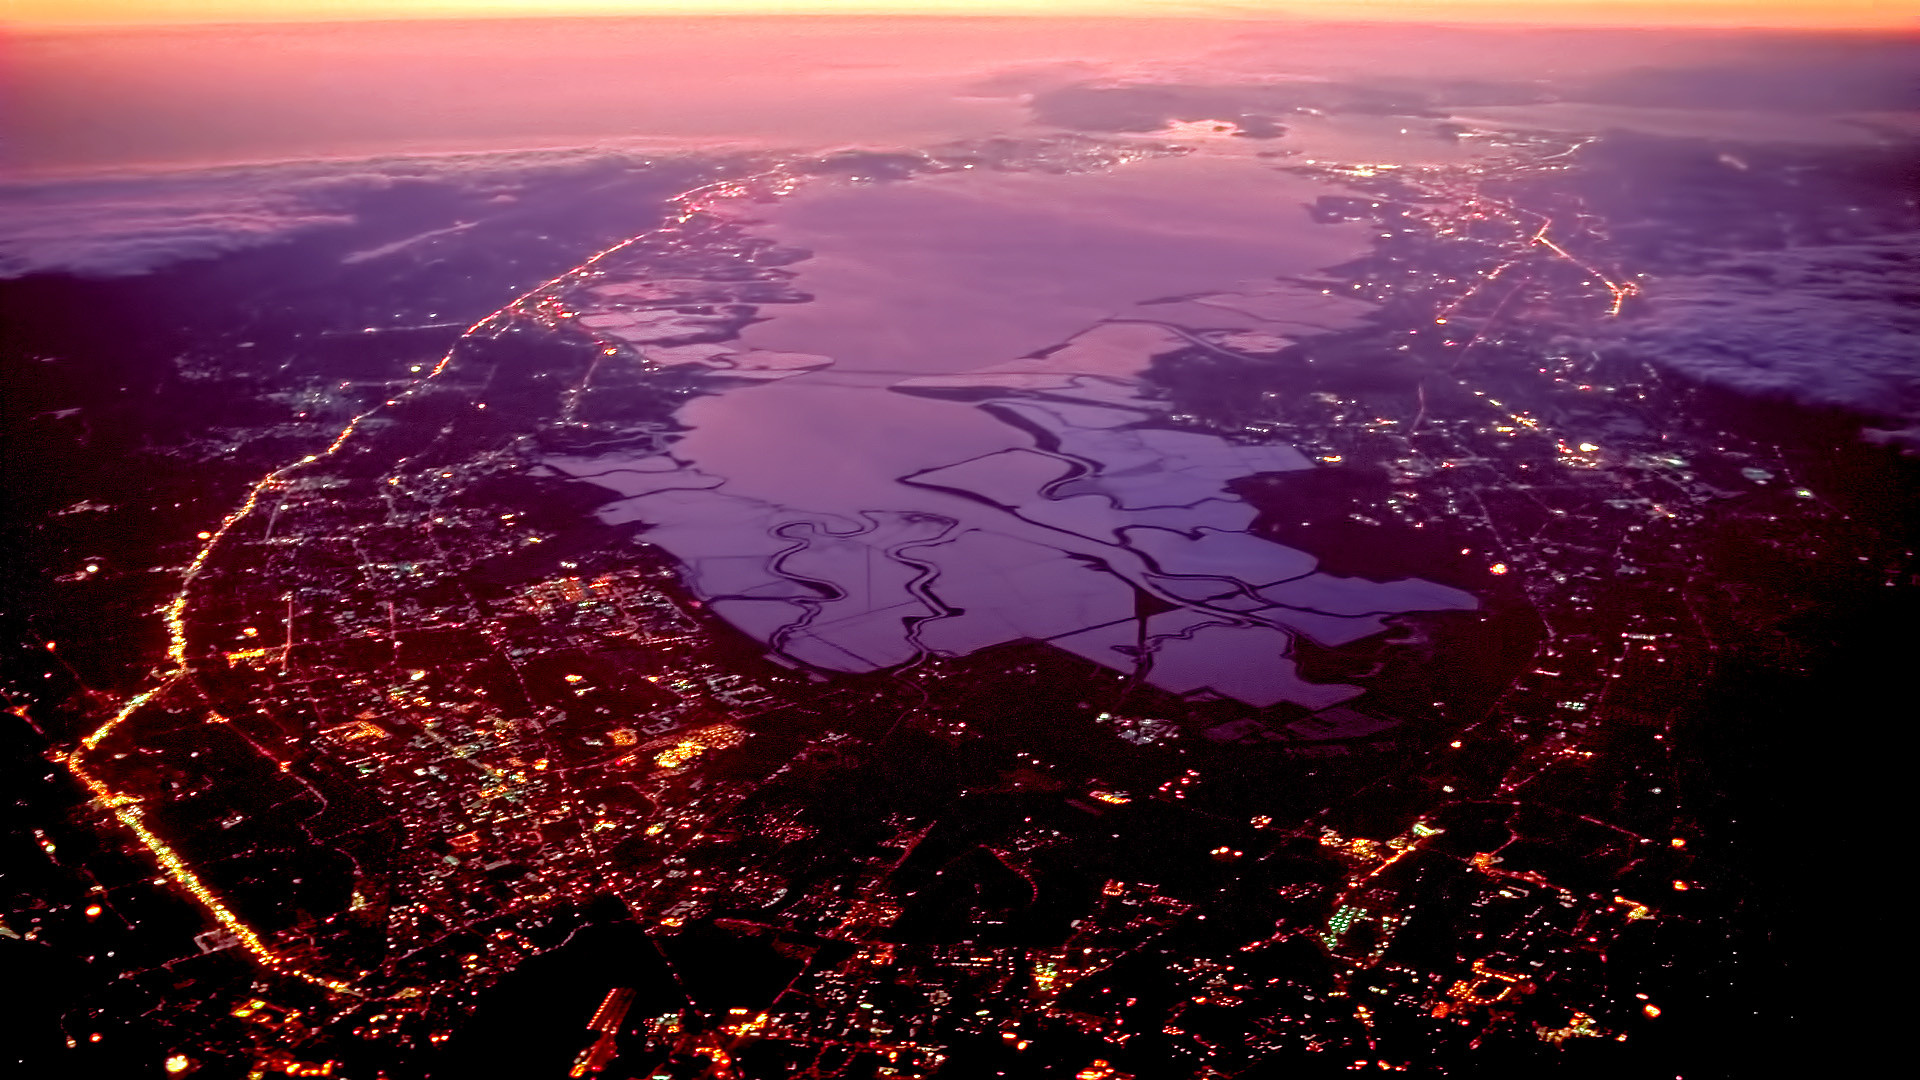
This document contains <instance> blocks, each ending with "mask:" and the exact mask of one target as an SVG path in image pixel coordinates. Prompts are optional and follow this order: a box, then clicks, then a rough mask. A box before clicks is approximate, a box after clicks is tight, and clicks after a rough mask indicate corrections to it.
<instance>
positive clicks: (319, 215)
mask: <svg viewBox="0 0 1920 1080" xmlns="http://www.w3.org/2000/svg"><path fill="white" fill-rule="evenodd" d="M646 160H647V159H644V158H640V157H638V156H636V155H630V154H626V153H622V152H619V151H605V150H552V151H522V152H510V153H498V154H461V155H439V156H427V157H395V158H381V159H373V160H363V161H321V162H299V163H290V164H279V165H257V166H239V167H231V168H220V169H206V170H196V171H191V172H173V171H169V172H151V173H130V174H123V175H116V176H106V177H96V178H87V179H67V180H51V181H39V182H16V183H10V184H4V185H0V278H18V277H24V276H26V275H28V274H34V273H70V274H77V275H81V276H87V277H124V276H129V275H134V274H144V273H148V272H151V271H153V270H155V269H158V268H160V267H163V266H167V265H169V264H172V263H176V262H181V261H184V260H188V259H205V258H214V257H217V256H220V255H225V254H229V253H231V252H235V251H241V250H245V249H248V248H255V247H260V246H263V245H267V244H274V243H279V242H281V241H284V240H288V239H292V238H294V237H298V236H302V235H304V234H307V233H310V232H313V231H315V230H321V229H330V228H341V227H344V226H350V225H353V224H355V223H357V222H358V221H360V220H361V213H362V210H363V208H364V207H365V206H366V204H367V203H368V202H369V200H371V199H373V198H375V197H377V196H379V195H381V194H383V193H387V192H392V191H394V190H395V189H398V188H402V187H407V186H414V187H439V188H443V189H446V190H448V191H451V192H455V193H458V194H459V195H461V196H462V197H465V198H471V199H475V200H487V199H494V200H506V199H514V198H518V197H519V196H520V195H521V194H523V193H525V192H526V191H527V190H528V189H530V188H532V187H533V186H535V185H537V184H539V183H541V182H545V181H552V180H556V179H562V178H565V177H570V176H578V175H580V174H582V173H586V172H592V171H595V170H607V169H617V168H626V167H633V166H638V165H643V164H645V163H646Z"/></svg>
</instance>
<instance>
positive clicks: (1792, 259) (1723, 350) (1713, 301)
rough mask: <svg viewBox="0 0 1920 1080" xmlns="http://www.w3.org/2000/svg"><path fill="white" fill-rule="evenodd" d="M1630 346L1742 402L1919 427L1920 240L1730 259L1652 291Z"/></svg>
mask: <svg viewBox="0 0 1920 1080" xmlns="http://www.w3.org/2000/svg"><path fill="white" fill-rule="evenodd" d="M1647 291H1648V294H1649V296H1650V302H1649V308H1648V311H1647V312H1646V313H1645V314H1644V315H1642V316H1640V317H1638V318H1635V319H1633V320H1631V321H1629V322H1627V323H1625V324H1623V326H1622V327H1621V333H1620V340H1621V341H1622V342H1623V343H1624V344H1625V345H1627V346H1628V347H1629V348H1631V349H1632V350H1633V351H1635V352H1636V353H1639V354H1641V355H1644V356H1645V357H1647V358H1648V359H1649V360H1651V361H1653V362H1654V363H1657V364H1660V365H1662V366H1665V367H1667V368H1670V369H1672V370H1674V371H1676V372H1679V373H1680V374H1682V375H1685V376H1688V377H1690V378H1694V379H1698V380H1700V381H1702V382H1707V383H1712V384H1714V385H1718V386H1724V387H1727V388H1729V389H1733V390H1738V391H1741V392H1743V393H1748V394H1754V395H1759V396H1768V397H1781V398H1787V399H1790V400H1793V401H1798V402H1801V403H1804V404H1808V405H1815V406H1826V407H1837V408H1842V409H1848V410H1851V411H1854V412H1859V413H1862V414H1864V415H1866V416H1870V417H1878V418H1882V419H1885V420H1892V421H1898V422H1904V423H1916V422H1920V233H1907V234H1902V235H1896V236H1887V237H1879V238H1875V239H1872V240H1863V241H1859V242H1855V243H1849V244H1833V245H1826V246H1819V247H1804V248H1793V249H1788V250H1786V251H1771V252H1753V253H1743V254H1740V255H1734V256H1729V257H1727V258H1725V259H1723V260H1721V261H1720V262H1718V263H1716V264H1714V265H1713V266H1711V267H1710V268H1709V269H1708V271H1707V272H1705V273H1701V274H1694V275H1686V276H1672V277H1665V278H1659V279H1655V280H1653V281H1651V282H1650V283H1649V284H1648V290H1647Z"/></svg>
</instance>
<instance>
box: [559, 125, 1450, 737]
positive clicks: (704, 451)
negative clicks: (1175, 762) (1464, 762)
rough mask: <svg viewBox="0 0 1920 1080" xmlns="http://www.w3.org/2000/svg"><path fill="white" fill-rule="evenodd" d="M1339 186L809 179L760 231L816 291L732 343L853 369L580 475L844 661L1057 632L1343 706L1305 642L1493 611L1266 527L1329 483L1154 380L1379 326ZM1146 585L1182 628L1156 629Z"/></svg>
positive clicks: (768, 630) (1144, 661)
mask: <svg viewBox="0 0 1920 1080" xmlns="http://www.w3.org/2000/svg"><path fill="white" fill-rule="evenodd" d="M1323 190H1324V189H1323V188H1321V187H1319V186H1317V185H1316V184H1315V183H1314V182H1312V181H1310V180H1307V179H1305V178H1302V177H1299V176H1295V175H1293V174H1290V173H1284V172H1280V171H1278V170H1276V169H1275V168H1274V167H1273V165H1272V164H1271V163H1269V162H1266V161H1263V160H1261V159H1259V158H1256V157H1250V156H1246V155H1236V156H1225V155H1212V154H1208V153H1205V152H1201V153H1198V154H1195V155H1191V156H1187V157H1175V158H1160V159H1152V160H1148V161H1145V162H1139V163H1134V164H1131V165H1127V166H1124V167H1122V168H1121V169H1119V170H1116V171H1112V172H1107V173H1095V174H1074V175H1047V174H1034V173H1012V174H1006V173H986V172H981V173H964V172H963V173H954V174H947V175H943V176H936V177H933V178H930V179H924V180H915V181H912V182H907V183H897V184H890V185H881V186H871V185H869V186H843V187H823V188H819V189H816V190H813V191H809V192H804V193H803V194H801V195H799V196H798V197H795V198H792V199H789V200H788V201H786V202H784V203H781V204H778V205H776V206H774V207H773V208H772V209H770V210H769V211H768V212H767V215H766V216H767V220H766V221H765V222H763V223H761V224H760V225H759V226H758V228H759V230H760V231H764V232H765V233H767V234H769V235H771V236H773V237H775V238H777V239H778V240H779V241H781V242H782V243H784V244H787V245H797V246H801V247H805V248H808V249H810V250H811V251H812V252H813V253H814V254H813V257H812V258H811V259H809V260H806V261H803V262H800V263H798V264H795V265H794V266H793V267H792V268H791V269H793V270H794V271H795V272H796V273H797V275H798V276H797V278H796V279H795V285H797V287H798V288H800V289H801V290H802V291H804V292H806V293H809V294H811V295H813V296H814V297H816V299H815V300H814V301H813V302H812V303H809V304H801V305H781V306H780V308H779V309H778V311H777V312H775V313H773V314H772V315H771V317H770V318H768V319H767V321H765V322H761V323H757V324H753V325H751V326H749V327H748V328H747V329H746V330H745V331H744V332H743V333H742V335H741V338H740V341H739V342H737V343H729V344H727V345H726V346H724V348H722V349H721V351H722V352H724V351H725V350H734V351H735V352H736V354H740V355H753V354H752V352H751V351H750V350H768V351H774V352H779V353H783V354H785V353H797V354H802V355H808V356H814V357H826V358H831V359H832V361H833V366H831V367H816V368H814V369H812V370H806V369H803V368H797V367H796V368H792V369H788V370H786V371H780V372H760V373H758V374H762V375H784V376H785V377H782V378H778V379H777V381H770V382H761V383H760V384H759V385H752V386H741V387H738V388H734V389H727V390H724V391H723V392H720V393H717V394H714V395H711V396H706V397H702V398H698V399H696V400H694V401H693V402H691V403H689V404H688V405H687V406H685V407H684V408H683V409H682V410H681V412H680V414H679V419H680V421H681V422H682V423H683V424H685V425H686V426H687V428H688V429H689V430H687V431H686V432H685V433H684V434H683V435H682V436H680V437H679V438H678V439H677V440H675V441H674V443H673V445H672V446H671V448H670V451H669V453H670V455H671V458H670V459H661V458H647V457H642V456H636V455H629V454H614V455H608V456H605V457H601V458H597V459H587V460H582V459H577V458H569V459H557V458H556V459H552V460H551V461H550V462H549V464H551V465H553V466H554V467H556V468H558V469H560V470H561V471H563V472H565V473H567V474H569V475H573V476H578V477H582V478H586V479H591V480H593V481H594V482H595V483H599V484H602V485H603V486H605V487H608V488H610V489H613V490H616V491H619V492H620V493H621V494H622V495H623V496H624V498H622V499H621V500H620V501H618V502H615V503H613V504H611V505H610V506H608V507H607V508H605V509H604V510H603V511H602V514H603V516H604V517H605V518H606V519H607V520H609V521H634V520H638V521H645V522H647V523H649V524H650V525H652V526H653V528H652V529H651V530H650V531H649V532H648V534H647V536H648V539H649V541H650V542H652V543H655V544H657V545H659V546H661V547H662V548H665V549H666V550H668V551H670V552H672V553H673V554H675V555H676V556H677V557H679V558H680V559H681V560H682V561H683V562H684V563H685V564H686V566H687V568H688V580H689V583H690V585H691V586H692V587H693V588H694V589H695V590H696V591H697V592H699V593H700V594H701V595H703V596H704V597H705V598H707V599H708V600H709V601H710V603H711V607H712V609H713V610H714V611H715V612H716V613H718V614H720V615H721V616H723V617H725V618H727V619H729V620H730V621H732V622H733V623H734V624H735V625H737V626H739V627H740V628H741V629H742V630H744V631H746V632H747V633H749V634H752V635H754V636H755V637H758V638H760V639H762V640H764V641H766V642H767V643H768V644H769V645H770V646H772V647H773V648H774V649H775V650H777V651H778V652H780V653H783V654H784V655H786V656H788V657H790V658H792V659H794V660H797V661H800V662H803V663H806V664H808V665H811V666H814V667H817V668H822V669H827V670H837V671H866V670H873V669H876V668H884V667H890V666H894V665H898V664H903V663H910V662H913V661H915V660H916V659H918V658H920V657H924V656H929V655H932V656H943V655H944V656H957V655H965V654H967V653H970V652H974V651H976V650H978V649H982V648H986V647H988V646H991V645H996V644H1001V643H1005V642H1010V641H1016V640H1045V641H1051V642H1053V643H1054V644H1056V645H1058V646H1059V647H1061V648H1064V649H1068V650H1070V651H1072V652H1075V653H1077V654H1079V655H1081V656H1084V657H1086V658H1087V659H1089V660H1092V661H1094V662H1096V663H1099V664H1103V665H1106V666H1109V667H1113V668H1116V669H1118V670H1122V671H1128V672H1137V673H1138V674H1139V675H1140V676H1141V677H1142V678H1144V679H1146V680H1147V681H1149V682H1152V683H1154V684H1155V685H1157V686H1160V687H1161V688H1162V689H1165V690H1168V691H1171V692H1175V693H1189V692H1194V691H1200V690H1210V691H1212V692H1215V693H1218V694H1222V695H1225V696H1228V697H1233V698H1237V699H1239V700H1241V701H1245V702H1248V703H1250V704H1254V705H1269V704H1273V703H1275V702H1278V701H1291V702H1295V703H1297V704H1301V705H1304V706H1307V707H1309V708H1313V709H1322V708H1326V707H1329V706H1332V705H1334V704H1337V703H1338V702H1340V701H1344V700H1347V699H1349V698H1351V697H1353V696H1355V695H1357V694H1358V693H1360V692H1361V689H1360V688H1359V687H1355V686H1347V685H1316V684H1312V683H1308V682H1306V681H1305V680H1303V679H1301V678H1300V677H1299V676H1298V674H1297V673H1296V671H1295V669H1294V666H1293V662H1292V660H1291V659H1290V658H1289V656H1288V653H1289V650H1290V648H1291V644H1292V641H1293V640H1294V637H1295V635H1305V636H1307V637H1309V638H1311V639H1313V640H1316V641H1319V642H1321V643H1323V644H1328V645H1337V644H1344V643H1346V642H1350V641H1354V640H1357V639H1359V638H1362V637H1366V636H1368V635H1371V634H1375V633H1379V632H1380V631H1382V630H1383V629H1385V623H1384V622H1383V621H1382V618H1383V617H1384V616H1389V615H1392V614H1396V613H1400V612H1405V611H1413V610H1438V609H1461V608H1471V607H1473V606H1474V604H1475V600H1474V598H1473V597H1472V596H1470V595H1468V594H1465V593H1461V592H1459V591H1457V590H1453V589H1448V588H1444V587H1441V586H1437V585H1432V584H1430V583H1426V582H1419V581H1402V582H1394V583H1387V584H1381V583H1375V582H1368V581H1361V580H1357V579H1342V578H1334V577H1331V576H1329V575H1325V574H1319V573H1316V572H1315V560H1314V559H1313V557H1312V556H1311V555H1310V554H1307V553H1303V552H1299V551H1295V550H1292V549H1290V548H1286V547H1282V546H1280V545H1278V544H1274V543H1271V542H1269V541H1266V540H1263V539H1260V538H1258V537H1255V536H1253V535H1252V534H1251V533H1249V532H1248V531H1247V530H1248V529H1249V528H1250V527H1251V525H1252V524H1253V519H1254V510H1253V508H1252V507H1251V506H1250V505H1248V504H1246V503H1245V502H1243V501H1242V500H1240V499H1239V498H1238V497H1237V496H1235V495H1233V494H1232V493H1230V492H1229V491H1228V490H1227V484H1228V483H1229V482H1230V481H1233V480H1236V479H1239V478H1241V477H1245V476H1248V475H1253V474H1256V473H1262V472H1280V471H1287V470H1296V469H1305V468H1311V467H1312V466H1311V464H1310V463H1309V462H1308V461H1307V460H1306V459H1305V458H1304V457H1303V456H1301V455H1300V454H1299V453H1298V452H1297V451H1295V450H1294V449H1293V448H1291V447H1287V446H1275V445H1267V446H1246V445H1239V444H1235V443H1232V442H1230V441H1228V440H1226V439H1224V438H1222V437H1219V436H1216V435H1212V434H1208V433H1202V432H1193V431H1180V430H1174V429H1172V428H1169V427H1168V426H1167V425H1166V423H1165V420H1164V417H1163V407H1162V406H1161V405H1159V404H1158V403H1156V402H1154V401H1152V400H1150V399H1149V398H1148V397H1147V396H1146V392H1145V387H1144V386H1143V385H1142V384H1141V383H1139V382H1138V381H1137V377H1138V375H1139V373H1140V372H1141V371H1143V370H1144V369H1145V368H1146V366H1147V365H1148V363H1149V362H1150V361H1151V359H1152V357H1153V356H1154V355H1155V354H1156V353H1161V352H1166V351H1170V350H1174V349H1180V348H1186V347H1190V346H1196V345H1197V346H1199V347H1206V348H1214V349H1220V348H1230V347H1233V343H1235V342H1240V343H1243V346H1242V347H1247V346H1252V347H1257V348H1261V349H1267V350H1271V349H1272V348H1275V347H1278V346H1279V345H1282V344H1284V341H1285V337H1286V336H1287V335H1289V334H1295V333H1299V332H1301V331H1303V330H1307V331H1311V330H1314V329H1321V328H1329V327H1337V326H1341V325H1352V324H1353V323H1354V322H1355V321H1356V320H1358V319H1359V318H1362V317H1364V315H1365V314H1366V312H1367V310H1368V308H1367V306H1366V305H1364V304H1359V303H1356V302H1354V301H1350V300H1341V299H1336V298H1333V297H1330V296H1328V295H1325V294H1324V293H1323V292H1322V291H1321V290H1320V289H1318V288H1316V287H1314V286H1312V285H1311V284H1306V283H1304V282H1306V281H1310V278H1307V277H1306V276H1307V275H1311V274H1312V273H1313V272H1314V271H1315V270H1316V269H1317V268H1319V267H1323V266H1326V265H1328V264H1331V263H1335V262H1338V261H1341V260H1343V259H1345V258H1348V257H1351V256H1353V255H1357V254H1358V253H1359V252H1360V251H1361V250H1362V246H1363V244H1364V241H1365V237H1364V236H1363V235H1362V233H1361V232H1360V230H1359V229H1358V228H1357V227H1352V226H1323V225H1318V224H1315V223H1313V221H1312V219H1311V218H1310V217H1309V216H1308V214H1307V213H1306V212H1305V204H1307V203H1308V202H1309V201H1310V200H1311V199H1313V198H1314V197H1315V196H1317V195H1318V194H1320V193H1322V191H1323ZM1276 276H1284V277H1285V278H1286V279H1287V280H1284V281H1281V280H1276ZM619 288H620V287H617V286H616V287H614V288H612V289H609V287H608V286H604V285H603V286H601V287H600V289H601V293H602V294H603V295H611V294H612V293H614V292H618V291H619ZM589 320H592V321H591V322H589ZM582 321H583V322H589V324H590V325H601V324H604V325H608V326H611V325H613V324H612V323H609V322H607V321H606V319H605V318H603V317H601V316H595V315H589V316H587V317H585V318H583V320H582ZM645 321H646V320H630V323H629V325H639V324H640V323H644V322H645ZM1207 331H1230V332H1232V333H1231V334H1230V335H1229V336H1226V337H1219V336H1215V337H1211V338H1210V337H1206V336H1203V335H1204V333H1205V332H1207ZM622 332H625V333H633V332H635V331H631V330H628V331H622ZM640 332H642V333H644V332H646V331H640ZM645 348H647V349H649V350H654V351H659V350H657V349H655V347H653V346H646V347H645ZM715 348H716V347H701V352H700V355H701V356H702V357H704V358H706V359H703V361H702V362H703V363H708V362H710V363H712V364H713V366H716V367H721V368H723V369H724V367H725V365H727V364H728V363H732V362H733V361H732V360H730V359H729V358H728V357H726V356H724V355H718V356H716V355H713V350H714V349H715ZM673 356H674V358H675V359H678V357H679V354H673ZM956 394H959V396H956ZM982 398H984V399H985V400H981V399H982ZM1142 594H1145V595H1148V596H1152V597H1154V598H1157V599H1158V600H1159V601H1160V604H1161V606H1164V607H1167V608H1171V609H1173V610H1167V611H1161V612H1159V613H1158V614H1153V615H1151V616H1146V617H1144V618H1142V617H1141V616H1139V615H1138V612H1139V611H1140V610H1141V609H1140V606H1139V603H1138V601H1139V597H1140V596H1141V595H1142Z"/></svg>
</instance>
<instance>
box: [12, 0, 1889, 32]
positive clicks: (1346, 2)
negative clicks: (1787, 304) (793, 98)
mask: <svg viewBox="0 0 1920 1080" xmlns="http://www.w3.org/2000/svg"><path fill="white" fill-rule="evenodd" d="M702 14H705V15H720V14H784V15H793V14H833V15H855V14H918V15H1056V16H1084V15H1108V16H1114V15H1126V16H1156V15H1157V16H1211V17H1228V18H1247V17H1255V18H1258V17H1268V16H1280V17H1306V18H1322V19H1342V20H1344V19H1369V20H1372V19H1418V20H1431V21H1445V22H1461V21H1492V22H1514V23H1527V24H1535V25H1538V24H1569V23H1573V24H1583V23H1584V24H1601V25H1614V26H1623V25H1668V26H1676V25H1711V26H1793V27H1829V28H1845V27H1902V26H1904V27H1909V28H1912V27H1916V26H1920V0H1605V2H1600V0H1548V2H1544V3H1543V2H1540V0H1531V2H1527V0H12V3H11V4H10V5H9V11H8V14H7V16H6V19H5V21H6V22H8V23H11V24H12V25H13V26H15V27H17V28H36V27H44V28H55V27H59V26H73V25H99V24H114V23H123V24H124V23H169V22H207V21H218V22H256V21H267V20H272V21H282V20H311V19H369V18H379V19H393V18H460V17H478V16H553V15H702Z"/></svg>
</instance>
